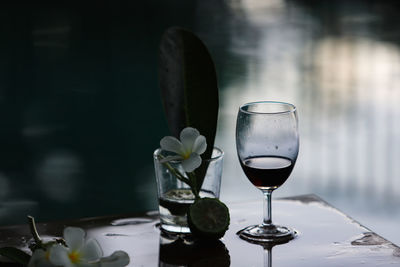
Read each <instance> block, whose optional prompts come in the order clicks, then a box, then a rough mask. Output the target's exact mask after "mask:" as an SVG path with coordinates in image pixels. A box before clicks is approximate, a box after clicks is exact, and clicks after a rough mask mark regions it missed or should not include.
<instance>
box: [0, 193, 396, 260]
mask: <svg viewBox="0 0 400 267" xmlns="http://www.w3.org/2000/svg"><path fill="white" fill-rule="evenodd" d="M227 204H228V206H229V209H230V213H231V224H230V227H229V230H228V231H227V233H226V234H225V236H224V237H223V238H222V239H221V240H220V241H218V242H216V243H212V244H211V243H205V244H203V243H198V242H196V243H192V242H190V240H189V241H188V240H186V241H183V240H182V239H177V240H174V239H171V238H170V237H166V236H164V235H161V234H160V231H159V229H158V227H157V224H158V217H157V213H156V212H149V213H147V214H145V215H142V216H132V215H131V216H109V217H96V218H86V219H81V220H75V221H70V222H54V223H42V224H38V231H39V233H40V234H41V235H42V236H47V237H53V236H61V235H62V229H63V228H64V227H65V226H79V227H82V228H84V229H85V230H86V231H87V234H88V236H89V237H94V238H95V239H96V240H97V241H98V242H99V243H100V244H101V246H102V248H103V251H104V254H105V256H107V255H110V254H111V253H112V252H113V251H115V250H124V251H126V252H127V253H128V254H129V255H130V258H131V263H130V265H129V266H208V267H211V266H400V248H399V247H398V246H396V245H394V244H392V243H391V242H390V241H388V240H386V239H384V238H382V237H381V236H379V235H377V234H376V233H374V232H372V231H371V230H369V229H368V228H366V227H364V226H362V225H361V224H360V223H358V222H356V221H354V220H353V219H351V218H350V217H349V216H347V215H345V214H343V213H342V212H340V211H338V210H337V209H335V208H334V207H332V206H331V205H329V204H328V203H326V202H325V201H323V200H322V199H320V198H319V197H317V196H315V195H304V196H297V197H290V198H284V199H278V200H273V204H272V205H273V210H272V211H273V221H274V222H276V223H279V224H281V225H286V226H290V227H292V228H294V229H296V230H297V231H298V233H299V234H298V236H297V237H296V238H295V239H294V240H292V241H290V242H289V243H286V244H282V245H276V246H274V247H266V246H264V247H263V246H260V245H256V244H251V243H248V242H246V241H244V240H242V239H240V238H239V237H238V236H237V235H236V232H238V231H239V230H240V229H242V228H244V227H246V226H248V225H250V224H257V223H260V222H261V220H262V213H261V211H262V202H261V201H255V202H243V203H227ZM30 239H31V236H30V233H29V229H28V226H27V225H17V226H7V227H1V228H0V247H3V246H17V247H20V248H23V249H26V250H28V249H27V244H28V243H29V242H30ZM1 260H4V259H1V258H0V261H1ZM0 266H2V265H1V263H0Z"/></svg>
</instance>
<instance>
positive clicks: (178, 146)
mask: <svg viewBox="0 0 400 267" xmlns="http://www.w3.org/2000/svg"><path fill="white" fill-rule="evenodd" d="M160 146H161V149H163V150H166V151H170V152H175V153H176V154H180V155H182V154H183V153H184V148H183V145H182V143H181V142H180V141H179V140H178V139H176V138H175V137H173V136H166V137H164V138H163V139H161V141H160Z"/></svg>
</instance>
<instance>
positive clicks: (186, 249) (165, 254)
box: [159, 236, 231, 267]
mask: <svg viewBox="0 0 400 267" xmlns="http://www.w3.org/2000/svg"><path fill="white" fill-rule="evenodd" d="M230 264H231V259H230V256H229V251H228V249H227V248H226V247H225V244H224V243H222V242H221V241H220V240H215V241H192V242H188V241H185V240H182V239H176V240H171V239H168V238H166V237H164V236H160V251H159V266H161V267H167V266H199V267H200V266H206V267H211V266H221V267H225V266H230Z"/></svg>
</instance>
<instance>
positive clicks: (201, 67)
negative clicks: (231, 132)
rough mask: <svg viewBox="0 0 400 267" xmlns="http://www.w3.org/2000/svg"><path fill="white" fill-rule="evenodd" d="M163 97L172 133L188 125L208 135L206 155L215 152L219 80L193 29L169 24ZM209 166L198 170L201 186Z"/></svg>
mask: <svg viewBox="0 0 400 267" xmlns="http://www.w3.org/2000/svg"><path fill="white" fill-rule="evenodd" d="M159 81H160V88H161V95H162V101H163V105H164V110H165V114H166V117H167V122H168V126H169V128H170V131H171V133H172V134H173V135H174V136H176V137H178V136H179V133H180V131H181V130H182V129H183V128H185V127H188V126H191V127H194V128H196V129H198V130H199V132H200V133H201V134H202V135H204V136H205V137H206V140H207V150H206V152H205V153H204V154H203V155H202V158H203V159H209V158H211V156H212V150H213V147H214V141H215V135H216V131H217V120H218V107H219V102H218V84H217V75H216V71H215V66H214V62H213V60H212V58H211V55H210V53H209V52H208V50H207V48H206V46H205V45H204V44H203V42H202V41H201V40H200V39H199V38H198V37H197V36H196V35H194V34H193V33H192V32H190V31H187V30H185V29H181V28H176V27H174V28H169V29H168V30H167V31H166V32H165V33H164V35H163V38H162V40H161V44H160V55H159ZM206 170H207V166H202V167H201V168H199V169H197V170H196V175H197V187H198V189H199V188H200V187H201V185H202V183H203V179H204V175H205V172H206Z"/></svg>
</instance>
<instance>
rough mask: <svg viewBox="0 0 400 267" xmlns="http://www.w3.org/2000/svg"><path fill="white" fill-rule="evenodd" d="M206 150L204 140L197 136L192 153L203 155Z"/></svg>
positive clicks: (202, 137)
mask: <svg viewBox="0 0 400 267" xmlns="http://www.w3.org/2000/svg"><path fill="white" fill-rule="evenodd" d="M206 149H207V142H206V138H205V137H204V136H203V135H199V136H198V137H197V138H196V140H195V141H194V144H193V148H192V151H193V152H196V153H197V154H199V155H201V154H203V153H204V152H205V151H206Z"/></svg>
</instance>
